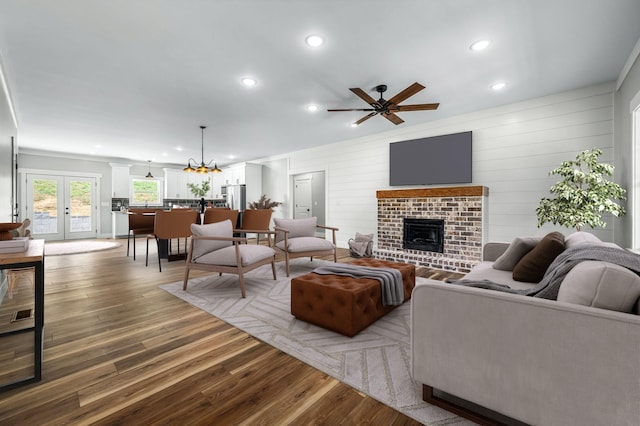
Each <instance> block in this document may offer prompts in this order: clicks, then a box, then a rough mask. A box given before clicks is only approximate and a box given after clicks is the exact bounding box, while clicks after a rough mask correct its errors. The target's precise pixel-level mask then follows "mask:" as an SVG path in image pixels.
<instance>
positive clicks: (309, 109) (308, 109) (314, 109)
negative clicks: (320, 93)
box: [305, 104, 320, 112]
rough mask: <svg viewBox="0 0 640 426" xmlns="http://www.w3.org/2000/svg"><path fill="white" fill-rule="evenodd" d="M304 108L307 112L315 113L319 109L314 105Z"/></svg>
mask: <svg viewBox="0 0 640 426" xmlns="http://www.w3.org/2000/svg"><path fill="white" fill-rule="evenodd" d="M305 108H306V109H307V111H309V112H316V111H318V110H319V109H320V107H319V106H318V105H314V104H309V105H307V106H306V107H305Z"/></svg>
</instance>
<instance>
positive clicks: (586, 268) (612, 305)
mask: <svg viewBox="0 0 640 426" xmlns="http://www.w3.org/2000/svg"><path fill="white" fill-rule="evenodd" d="M638 298H640V277H638V275H636V274H635V273H634V272H632V271H630V270H628V269H626V268H624V267H622V266H619V265H615V264H613V263H608V262H601V261H595V260H587V261H584V262H580V263H579V264H577V265H576V266H574V267H573V268H572V269H571V271H569V273H568V274H567V276H566V277H565V278H564V280H563V281H562V284H561V285H560V290H559V291H558V301H559V302H568V303H575V304H578V305H585V306H592V307H594V308H602V309H609V310H613V311H619V312H633V311H634V309H635V305H636V303H637V302H638Z"/></svg>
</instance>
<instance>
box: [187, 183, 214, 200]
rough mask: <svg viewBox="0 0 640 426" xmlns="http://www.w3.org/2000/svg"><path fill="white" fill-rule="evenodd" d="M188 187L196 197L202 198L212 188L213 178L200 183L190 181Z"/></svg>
mask: <svg viewBox="0 0 640 426" xmlns="http://www.w3.org/2000/svg"><path fill="white" fill-rule="evenodd" d="M187 187H188V188H189V190H190V191H191V193H192V194H193V195H194V196H195V197H197V198H202V197H204V196H205V195H207V193H208V192H209V191H210V190H211V179H207V180H203V181H202V182H201V183H200V185H197V184H195V183H188V184H187Z"/></svg>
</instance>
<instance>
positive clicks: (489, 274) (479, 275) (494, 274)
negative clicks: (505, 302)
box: [463, 261, 535, 290]
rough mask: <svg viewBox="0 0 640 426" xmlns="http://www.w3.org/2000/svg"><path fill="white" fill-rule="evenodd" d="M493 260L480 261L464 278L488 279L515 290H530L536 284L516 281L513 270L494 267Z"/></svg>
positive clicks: (474, 279) (473, 279) (472, 279)
mask: <svg viewBox="0 0 640 426" xmlns="http://www.w3.org/2000/svg"><path fill="white" fill-rule="evenodd" d="M492 264H493V262H490V261H483V262H480V263H478V264H477V265H476V266H474V267H473V269H472V270H471V271H470V272H469V273H468V274H466V275H465V276H464V278H463V279H465V280H470V281H484V280H488V281H491V282H494V283H498V284H502V285H506V286H509V287H510V288H512V289H515V290H529V289H531V288H532V287H533V286H534V285H535V284H533V283H524V282H519V281H514V279H513V277H512V276H511V275H512V272H511V271H501V270H499V269H494V268H493V267H492Z"/></svg>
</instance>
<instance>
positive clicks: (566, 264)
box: [452, 244, 640, 300]
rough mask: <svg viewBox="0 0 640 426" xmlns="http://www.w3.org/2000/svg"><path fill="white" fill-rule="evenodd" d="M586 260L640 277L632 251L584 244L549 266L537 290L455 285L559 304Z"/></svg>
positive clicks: (484, 283)
mask: <svg viewBox="0 0 640 426" xmlns="http://www.w3.org/2000/svg"><path fill="white" fill-rule="evenodd" d="M585 260H599V261H603V262H609V263H613V264H616V265H620V266H622V267H625V268H627V269H629V270H631V271H633V272H635V273H636V274H638V275H640V256H639V255H637V254H634V253H631V252H630V251H627V250H623V249H620V248H616V247H608V246H602V245H594V244H580V245H578V246H575V247H571V248H568V249H566V250H565V251H563V252H562V253H561V254H560V255H559V256H558V257H556V259H555V260H554V261H553V262H552V263H551V265H549V268H547V272H545V274H544V277H543V278H542V280H541V281H540V282H539V283H538V284H536V285H535V286H534V287H532V288H530V289H527V290H515V289H512V288H511V287H509V286H506V285H503V284H498V283H494V282H492V281H488V280H478V281H474V280H465V279H462V280H457V281H452V283H453V284H460V285H466V286H470V287H479V288H487V289H490V290H497V291H502V292H506V293H515V294H522V295H525V296H533V297H540V298H543V299H551V300H556V299H557V298H558V291H559V290H560V285H561V284H562V281H563V280H564V278H565V277H566V276H567V274H568V273H569V271H570V270H571V269H572V268H573V267H574V266H576V265H577V264H578V263H580V262H583V261H585Z"/></svg>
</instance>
